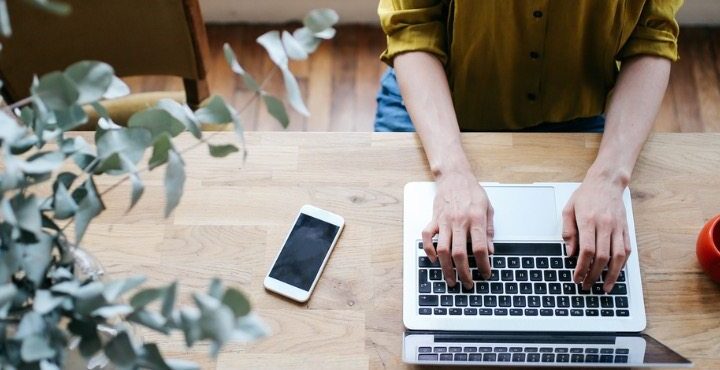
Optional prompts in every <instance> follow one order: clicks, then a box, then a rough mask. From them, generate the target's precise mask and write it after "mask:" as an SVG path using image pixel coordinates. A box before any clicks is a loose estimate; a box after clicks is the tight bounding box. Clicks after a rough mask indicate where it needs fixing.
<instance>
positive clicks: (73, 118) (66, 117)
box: [54, 104, 88, 133]
mask: <svg viewBox="0 0 720 370" xmlns="http://www.w3.org/2000/svg"><path fill="white" fill-rule="evenodd" d="M54 114H55V121H56V125H57V127H58V128H59V129H60V130H62V131H70V130H73V129H75V128H77V127H79V126H81V125H83V124H85V123H87V121H88V115H87V113H85V110H83V109H82V107H81V106H79V105H77V104H73V105H71V106H70V107H68V108H67V109H62V110H56V111H55V112H54ZM57 132H58V133H59V131H57Z"/></svg>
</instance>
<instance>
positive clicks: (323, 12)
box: [303, 9, 340, 33]
mask: <svg viewBox="0 0 720 370" xmlns="http://www.w3.org/2000/svg"><path fill="white" fill-rule="evenodd" d="M338 20H340V17H339V16H338V14H337V12H335V11H334V10H332V9H313V10H311V11H309V12H308V14H307V15H306V16H305V18H303V25H304V26H305V27H307V28H309V29H310V30H311V31H312V32H313V33H319V32H323V31H325V30H326V29H328V28H330V27H332V26H333V25H334V24H336V23H337V22H338Z"/></svg>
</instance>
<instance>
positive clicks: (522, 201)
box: [485, 185, 560, 240]
mask: <svg viewBox="0 0 720 370" xmlns="http://www.w3.org/2000/svg"><path fill="white" fill-rule="evenodd" d="M485 191H487V194H488V197H489V198H490V202H491V203H492V206H493V208H494V209H495V217H494V225H495V240H515V239H520V240H524V239H558V238H559V237H560V223H559V220H558V218H559V217H558V213H559V212H558V211H557V203H556V201H555V188H553V187H551V186H522V187H517V186H492V185H490V186H485Z"/></svg>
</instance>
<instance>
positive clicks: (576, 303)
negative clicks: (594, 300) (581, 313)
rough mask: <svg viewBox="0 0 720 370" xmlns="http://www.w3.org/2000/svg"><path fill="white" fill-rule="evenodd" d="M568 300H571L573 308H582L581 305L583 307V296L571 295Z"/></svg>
mask: <svg viewBox="0 0 720 370" xmlns="http://www.w3.org/2000/svg"><path fill="white" fill-rule="evenodd" d="M570 302H572V306H573V307H574V308H583V307H585V300H584V299H583V297H580V296H573V297H572V298H571V299H570Z"/></svg>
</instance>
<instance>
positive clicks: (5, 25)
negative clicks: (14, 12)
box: [0, 0, 12, 37]
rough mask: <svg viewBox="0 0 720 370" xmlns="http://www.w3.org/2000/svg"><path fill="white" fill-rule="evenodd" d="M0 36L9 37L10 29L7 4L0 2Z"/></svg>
mask: <svg viewBox="0 0 720 370" xmlns="http://www.w3.org/2000/svg"><path fill="white" fill-rule="evenodd" d="M0 35H2V36H3V37H10V35H12V28H11V27H10V15H9V14H8V10H7V2H6V1H5V0H0Z"/></svg>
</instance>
